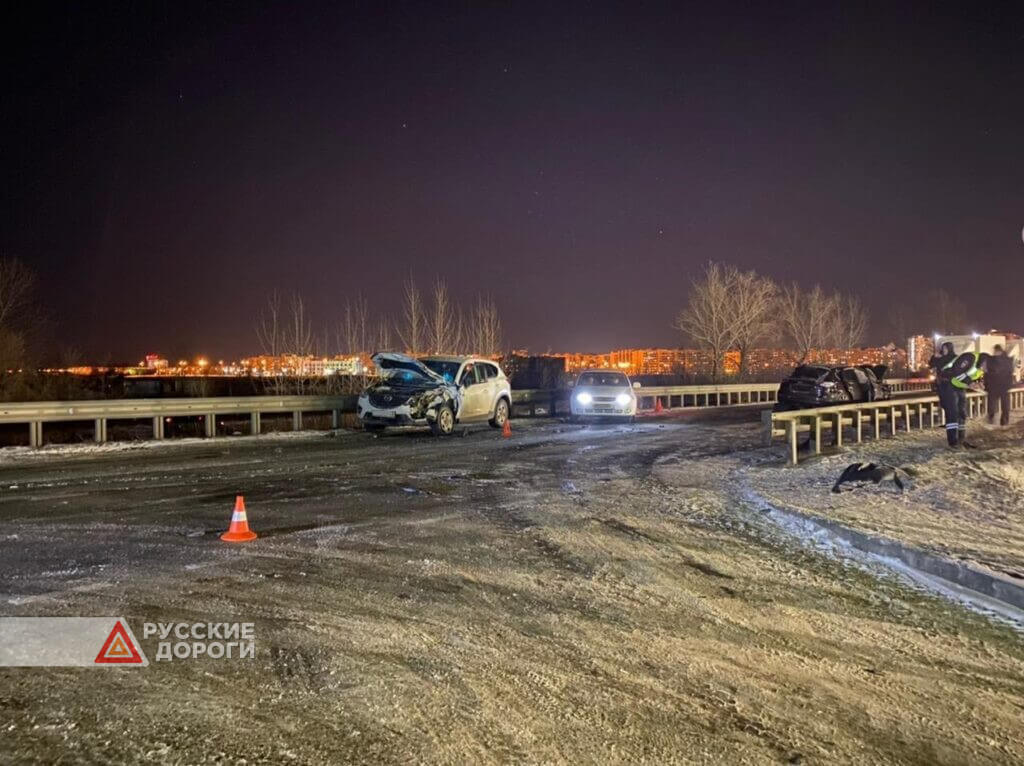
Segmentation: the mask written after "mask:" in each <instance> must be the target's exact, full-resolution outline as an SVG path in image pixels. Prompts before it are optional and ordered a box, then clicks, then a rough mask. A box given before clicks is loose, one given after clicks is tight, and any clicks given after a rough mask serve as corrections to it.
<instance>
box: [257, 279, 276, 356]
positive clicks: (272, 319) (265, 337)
mask: <svg viewBox="0 0 1024 766" xmlns="http://www.w3.org/2000/svg"><path fill="white" fill-rule="evenodd" d="M281 330H282V328H281V296H280V295H279V294H278V292H277V290H275V291H274V292H272V293H271V294H270V295H268V296H267V305H266V306H264V307H263V310H262V311H260V315H259V317H258V318H257V319H256V338H257V340H258V341H259V344H260V350H261V351H262V352H263V353H264V354H266V355H267V356H277V355H278V354H280V353H281Z"/></svg>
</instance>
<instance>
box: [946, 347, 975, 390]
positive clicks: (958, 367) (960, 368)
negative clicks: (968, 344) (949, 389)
mask: <svg viewBox="0 0 1024 766" xmlns="http://www.w3.org/2000/svg"><path fill="white" fill-rule="evenodd" d="M980 359H981V354H979V353H978V352H977V351H967V352H965V353H963V354H960V356H958V357H957V358H956V359H954V360H953V361H952V362H950V363H949V364H947V365H946V366H945V367H943V368H942V370H943V372H945V373H946V374H947V375H949V382H950V383H952V384H953V386H954V387H955V388H970V386H971V383H973V382H974V381H976V380H978V379H979V378H981V377H982V376H983V375H984V374H985V373H984V372H982V370H981V368H980V367H979V366H978V362H979V360H980Z"/></svg>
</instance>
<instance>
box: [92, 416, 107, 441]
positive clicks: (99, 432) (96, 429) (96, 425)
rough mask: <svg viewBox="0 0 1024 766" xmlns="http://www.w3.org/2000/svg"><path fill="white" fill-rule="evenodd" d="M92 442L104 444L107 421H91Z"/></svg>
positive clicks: (103, 419)
mask: <svg viewBox="0 0 1024 766" xmlns="http://www.w3.org/2000/svg"><path fill="white" fill-rule="evenodd" d="M92 440H93V441H94V442H96V443H97V444H104V443H105V442H106V441H107V419H106V418H96V420H94V421H93V431H92Z"/></svg>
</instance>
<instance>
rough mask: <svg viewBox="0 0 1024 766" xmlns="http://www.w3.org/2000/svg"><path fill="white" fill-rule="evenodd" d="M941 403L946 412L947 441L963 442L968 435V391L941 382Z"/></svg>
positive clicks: (952, 442) (952, 444)
mask: <svg viewBox="0 0 1024 766" xmlns="http://www.w3.org/2000/svg"><path fill="white" fill-rule="evenodd" d="M939 404H940V405H942V411H943V412H944V413H945V414H946V441H948V442H949V446H950V447H955V446H956V445H957V444H962V443H963V440H964V437H965V436H966V435H967V392H966V391H965V390H964V389H962V388H957V387H956V386H954V385H953V384H952V383H940V384H939Z"/></svg>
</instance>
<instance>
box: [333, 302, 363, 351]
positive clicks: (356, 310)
mask: <svg viewBox="0 0 1024 766" xmlns="http://www.w3.org/2000/svg"><path fill="white" fill-rule="evenodd" d="M369 324H370V306H369V303H368V302H367V300H366V298H365V297H363V295H362V293H360V294H359V295H356V296H355V298H351V299H346V300H345V314H344V317H343V320H342V325H341V328H340V329H339V332H338V335H339V338H338V347H339V348H340V349H341V352H342V353H343V354H349V355H353V354H361V353H364V352H365V351H366V350H367V349H368V348H369V344H370V338H369V337H368V335H369Z"/></svg>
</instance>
